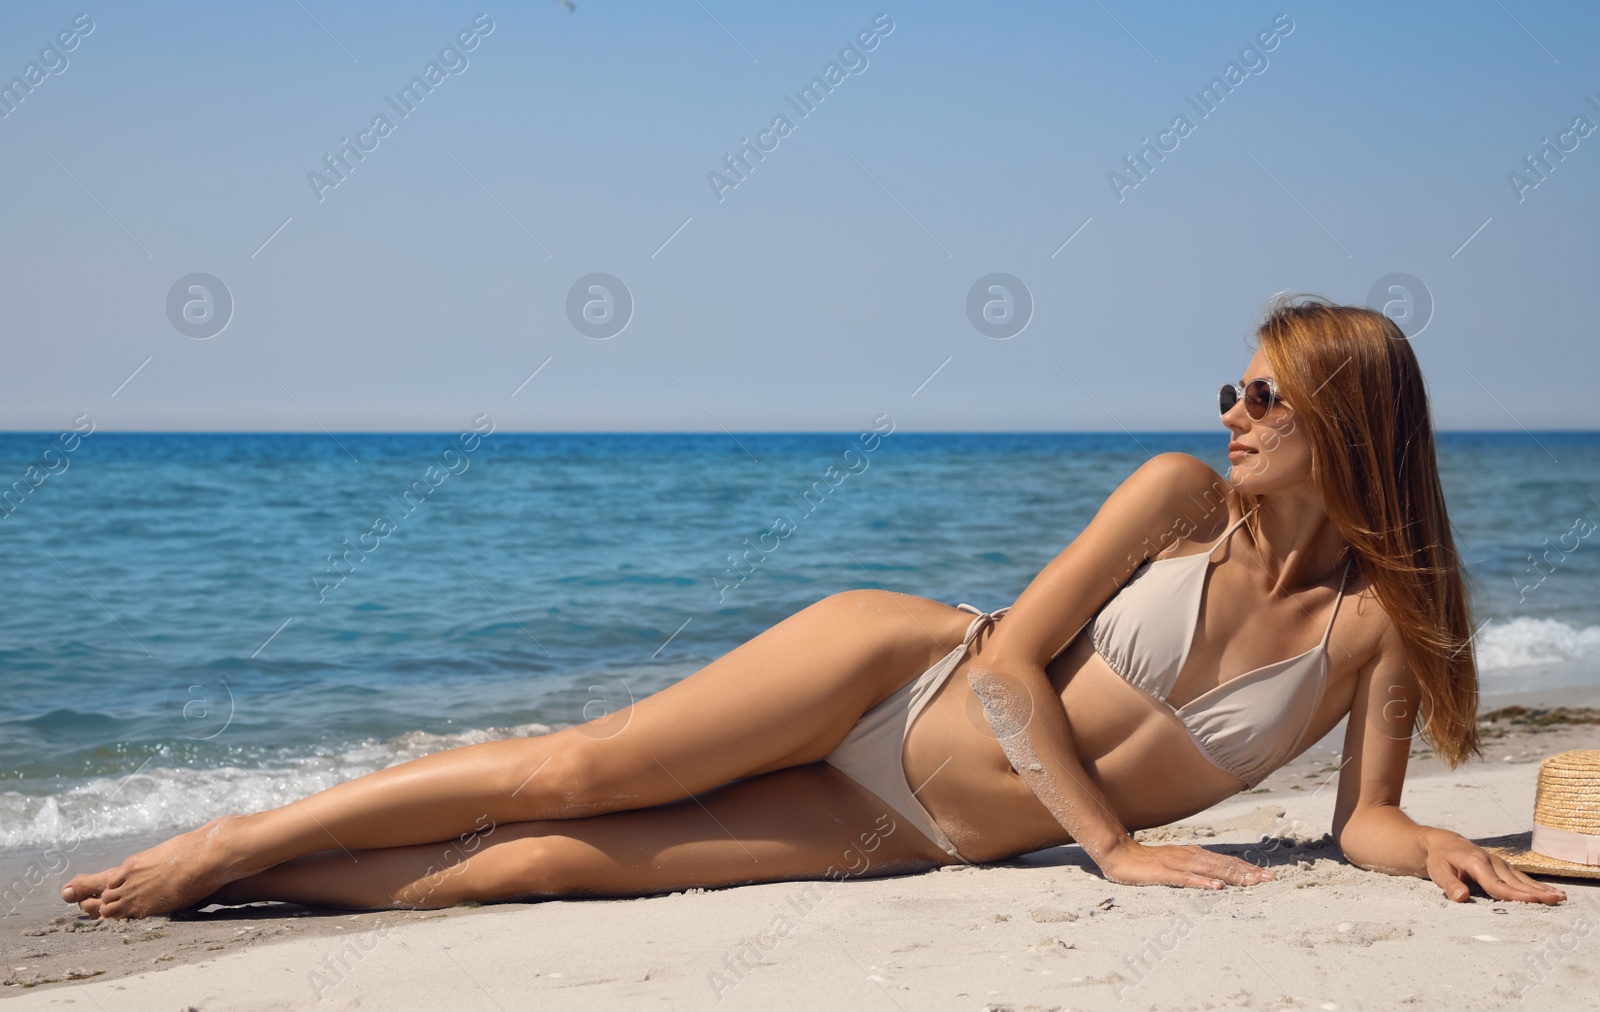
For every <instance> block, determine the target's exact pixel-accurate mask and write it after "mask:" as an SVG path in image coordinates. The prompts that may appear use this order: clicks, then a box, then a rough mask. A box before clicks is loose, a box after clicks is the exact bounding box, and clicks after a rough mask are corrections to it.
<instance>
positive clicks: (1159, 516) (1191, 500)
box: [1118, 452, 1232, 557]
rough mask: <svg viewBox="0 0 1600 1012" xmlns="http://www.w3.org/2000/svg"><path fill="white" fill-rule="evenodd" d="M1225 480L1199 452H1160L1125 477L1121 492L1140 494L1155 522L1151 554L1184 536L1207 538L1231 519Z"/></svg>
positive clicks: (1204, 539)
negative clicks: (1195, 453)
mask: <svg viewBox="0 0 1600 1012" xmlns="http://www.w3.org/2000/svg"><path fill="white" fill-rule="evenodd" d="M1231 488H1232V486H1231V485H1229V484H1228V480H1227V479H1226V478H1224V477H1223V476H1222V475H1220V474H1218V473H1217V472H1216V471H1215V470H1214V469H1212V467H1211V465H1209V464H1207V463H1206V462H1205V461H1203V460H1201V459H1200V458H1199V457H1195V456H1192V455H1190V454H1187V453H1178V452H1170V453H1158V454H1156V455H1155V456H1153V457H1151V458H1150V459H1149V460H1147V461H1145V462H1144V464H1142V465H1141V466H1140V467H1139V469H1138V470H1137V471H1135V472H1134V473H1133V474H1132V475H1130V476H1129V477H1128V480H1127V481H1125V482H1124V483H1123V485H1122V487H1121V488H1119V489H1118V491H1119V492H1123V491H1124V490H1126V491H1127V492H1128V493H1129V494H1130V496H1137V497H1138V498H1140V499H1143V500H1144V501H1145V503H1146V505H1147V506H1148V507H1150V508H1151V512H1150V513H1149V514H1148V517H1149V518H1150V519H1153V520H1154V521H1155V523H1156V526H1157V528H1158V530H1157V532H1156V533H1155V534H1154V535H1151V536H1150V540H1151V541H1152V542H1153V543H1154V546H1153V547H1152V549H1151V551H1150V553H1149V554H1150V555H1151V557H1154V556H1155V555H1156V554H1158V553H1160V552H1163V551H1165V550H1167V549H1170V548H1172V547H1173V546H1174V545H1176V544H1178V543H1180V542H1183V541H1202V542H1204V541H1211V540H1214V539H1215V538H1216V536H1217V535H1219V534H1221V533H1222V531H1223V529H1224V528H1225V527H1226V526H1227V525H1228V524H1229V523H1230V522H1231V520H1232V517H1231V516H1230V515H1229V505H1228V492H1229V490H1230V489H1231Z"/></svg>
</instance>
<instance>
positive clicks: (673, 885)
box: [449, 763, 951, 902]
mask: <svg viewBox="0 0 1600 1012" xmlns="http://www.w3.org/2000/svg"><path fill="white" fill-rule="evenodd" d="M485 841H486V846H484V847H483V849H482V850H481V851H480V852H479V853H478V854H475V855H473V856H472V858H471V859H470V860H468V861H467V862H465V863H464V864H463V865H462V866H461V868H460V871H459V873H458V877H457V880H456V882H455V883H454V884H453V886H452V887H451V888H450V890H449V894H450V896H451V898H452V900H454V901H459V900H461V899H476V900H479V901H480V902H481V901H487V900H493V899H514V898H537V897H556V896H638V895H648V894H651V893H661V892H671V891H674V890H679V889H687V888H693V887H717V886H731V885H744V884H750V883H756V882H777V881H790V880H796V879H826V880H832V881H842V880H844V879H847V878H862V877H873V876H879V875H892V874H906V873H909V872H918V871H925V870H927V869H929V868H933V867H935V866H937V865H940V864H947V863H949V862H950V860H951V859H950V857H949V856H948V855H946V854H945V853H944V852H943V851H941V850H940V849H939V848H938V846H937V845H935V844H934V843H933V841H932V840H929V839H928V838H927V837H926V836H923V835H922V834H921V833H919V832H918V831H917V829H916V827H914V826H912V825H910V824H909V823H907V822H906V820H905V817H904V816H902V815H900V813H898V812H896V811H895V810H894V809H892V808H890V807H889V806H888V805H886V804H884V803H883V802H882V801H881V800H879V799H878V798H877V797H876V796H875V795H873V794H872V793H871V792H870V791H868V790H866V789H865V788H863V787H861V786H860V785H859V784H857V783H855V782H854V781H852V780H850V779H849V778H848V777H846V776H844V775H843V774H842V773H840V772H839V771H838V770H836V769H834V768H833V767H832V766H829V765H827V764H826V763H811V764H806V765H803V766H796V767H792V768H789V769H784V770H780V771H777V772H774V773H768V774H764V775H761V776H757V777H751V778H749V779H745V780H740V781H737V782H734V783H730V784H726V785H724V786H722V787H719V788H717V789H715V790H712V791H708V792H706V793H704V794H701V795H699V796H696V797H693V798H686V799H684V800H682V801H675V802H672V803H671V804H667V805H659V806H655V807H652V808H641V809H633V810H630V811H624V812H613V813H610V814H607V815H598V816H592V817H589V818H584V819H563V820H552V821H547V822H535V823H515V824H511V825H507V826H500V827H497V828H496V829H495V830H494V832H493V833H492V834H489V835H488V836H486V837H485Z"/></svg>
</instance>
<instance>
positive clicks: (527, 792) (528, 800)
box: [503, 729, 607, 821]
mask: <svg viewBox="0 0 1600 1012" xmlns="http://www.w3.org/2000/svg"><path fill="white" fill-rule="evenodd" d="M546 737H547V738H549V739H551V740H550V742H549V745H548V746H547V747H545V748H541V749H539V750H538V751H537V752H533V753H532V754H530V755H529V756H528V757H527V760H526V761H523V762H518V763H513V764H511V769H510V771H509V773H508V775H507V776H506V777H505V779H504V781H503V785H504V786H505V789H506V791H507V793H508V795H509V797H510V798H511V801H512V811H511V818H512V819H513V820H515V821H531V820H535V819H560V818H571V817H573V816H581V815H591V814H594V813H595V812H596V811H598V810H600V808H599V806H602V805H603V802H604V800H605V798H604V795H605V794H606V792H607V787H606V785H605V776H604V774H603V772H602V769H603V767H602V764H601V763H600V761H599V757H598V756H597V755H596V754H595V751H594V748H593V743H592V742H590V741H589V740H588V739H586V738H583V737H582V736H581V735H576V734H574V732H573V730H572V729H568V730H566V731H561V732H558V733H557V734H555V735H549V736H546Z"/></svg>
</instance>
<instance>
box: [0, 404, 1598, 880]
mask: <svg viewBox="0 0 1600 1012" xmlns="http://www.w3.org/2000/svg"><path fill="white" fill-rule="evenodd" d="M81 428H82V426H79V427H77V428H74V426H70V425H69V426H66V429H67V431H66V432H64V433H39V432H25V433H5V434H0V490H9V491H8V492H6V494H5V495H4V496H3V498H0V579H3V581H4V586H5V587H6V590H5V592H4V596H3V601H4V603H3V606H0V858H5V857H6V856H7V855H10V856H11V857H13V858H16V857H18V856H20V855H23V854H25V853H32V852H37V851H39V849H40V848H45V847H48V846H50V845H51V844H52V843H53V842H56V841H60V840H62V839H63V838H64V837H66V836H68V835H72V836H73V838H74V839H79V838H81V839H94V838H105V839H110V838H114V837H122V836H130V837H137V836H143V837H149V836H150V835H151V834H159V833H166V832H177V831H180V830H183V829H187V828H191V827H193V826H195V825H198V824H199V823H201V822H203V821H205V820H207V819H209V818H211V817H213V816H216V815H219V814H222V813H225V812H234V811H252V810H259V809H263V808H268V807H272V806H275V805H280V804H284V803H286V802H288V801H291V800H293V799H296V798H300V797H303V796H305V795H307V794H310V793H312V792H314V791H316V790H320V789H322V788H325V787H328V786H331V785H333V784H335V783H338V782H340V781H342V780H346V779H349V778H351V777H354V776H358V775H361V774H364V773H367V772H369V771H372V770H377V769H381V768H383V767H385V766H388V765H391V764H393V763H395V762H398V761H401V760H403V759H406V758H410V757H413V756H417V755H423V754H426V753H428V752H433V751H437V750H439V749H443V748H447V747H451V746H455V745H461V744H467V743H471V742H477V741H484V740H488V739H493V738H500V737H506V736H510V735H526V734H532V733H540V732H542V731H544V730H547V729H552V728H559V727H562V726H567V725H570V724H575V723H581V722H582V721H584V720H587V719H590V718H592V717H595V716H600V715H603V714H604V713H606V712H609V711H612V710H615V709H618V708H620V707H621V706H625V705H627V703H629V702H631V701H632V700H634V699H638V698H642V697H644V696H647V695H649V694H650V693H653V692H656V691H658V690H660V689H662V688H664V687H665V686H667V685H670V684H672V683H673V682H675V681H677V680H679V679H682V678H684V677H685V676H687V675H689V674H691V673H693V672H694V671H695V670H697V669H698V668H700V667H701V666H703V665H705V664H707V663H708V662H710V661H712V660H714V659H716V658H717V657H719V656H721V655H722V654H724V653H726V652H727V651H729V650H730V649H732V648H733V647H735V646H737V645H738V644H740V643H742V642H744V641H746V640H748V639H750V638H751V637H753V636H755V635H757V634H758V633H760V632H761V631H762V630H764V629H767V628H769V627H771V626H772V625H774V624H776V623H777V622H779V621H781V620H782V619H783V618H785V617H786V616H788V615H791V614H793V613H794V612H796V611H798V610H799V609H801V608H803V607H805V606H806V605H808V604H811V603H812V602H814V601H817V600H819V599H821V598H823V597H825V596H827V595H828V594H831V593H834V592H836V591H841V590H845V589H848V588H853V587H882V588H888V589H890V590H895V591H902V592H905V593H910V594H918V595H922V596H925V597H929V598H933V599H936V600H940V601H945V602H949V603H951V604H954V603H957V602H961V601H966V602H970V603H972V604H975V605H977V606H979V607H981V608H983V609H985V610H992V609H994V608H997V607H1000V606H1002V605H1005V604H1009V603H1010V602H1011V601H1013V600H1014V599H1015V598H1016V596H1017V595H1018V594H1019V593H1020V592H1021V591H1022V589H1023V588H1024V587H1026V586H1027V584H1028V582H1029V581H1030V580H1031V579H1032V578H1033V577H1034V576H1035V575H1036V574H1037V573H1038V572H1039V570H1040V569H1041V568H1042V567H1043V566H1044V565H1045V564H1046V563H1048V562H1049V561H1050V560H1051V559H1052V558H1053V557H1054V556H1055V555H1056V554H1057V553H1058V552H1060V551H1061V550H1062V549H1063V548H1064V547H1065V546H1066V545H1067V544H1068V543H1070V542H1071V540H1072V538H1073V537H1074V536H1075V535H1076V534H1077V533H1078V532H1079V531H1081V530H1082V529H1083V527H1084V526H1085V525H1086V524H1087V523H1088V521H1089V520H1090V519H1091V518H1092V517H1093V515H1094V513H1095V511H1096V510H1097V509H1098V508H1099V506H1100V504H1101V503H1102V502H1103V501H1104V500H1105V498H1106V496H1107V495H1109V494H1110V493H1111V491H1112V490H1113V489H1114V488H1115V487H1116V486H1117V484H1118V483H1119V482H1121V481H1122V480H1123V479H1124V478H1126V477H1127V475H1128V474H1130V473H1131V472H1132V471H1133V470H1134V469H1135V468H1137V467H1138V466H1139V465H1140V464H1141V463H1142V462H1144V461H1145V460H1146V459H1147V458H1148V457H1149V456H1150V455H1152V454H1155V453H1160V452H1165V451H1172V450H1176V451H1182V452H1185V453H1190V454H1193V455H1195V456H1197V457H1199V458H1201V459H1203V460H1205V461H1206V462H1207V463H1209V464H1211V465H1212V466H1213V467H1215V468H1217V469H1218V470H1219V471H1221V472H1224V473H1225V472H1226V470H1227V466H1228V464H1227V459H1226V453H1225V443H1226V434H1225V433H1216V432H1206V433H1150V432H1140V433H1133V434H1128V433H998V434H997V433H983V434H943V433H941V434H931V433H910V432H895V431H893V426H892V423H890V424H889V425H888V426H887V427H885V426H883V425H881V424H880V425H876V426H875V425H870V424H869V425H865V426H864V427H863V431H861V432H848V433H787V434H772V433H765V434H763V433H739V434H733V435H730V434H727V433H723V432H715V433H708V434H613V433H607V434H512V433H503V432H482V431H477V430H476V429H474V428H473V427H472V426H466V427H465V431H463V432H451V433H438V434H415V433H412V434H398V435H397V434H345V433H339V434H334V435H329V434H325V433H322V432H316V433H294V434H238V433H219V434H188V433H185V434H177V433H112V432H93V431H90V432H87V433H85V432H82V431H79V429H81ZM885 428H887V429H888V431H884V429H885ZM1438 438H1439V454H1440V469H1441V478H1442V482H1443V485H1444V489H1445V495H1446V499H1447V502H1448V504H1449V510H1450V519H1451V522H1452V524H1453V527H1454V530H1455V536H1456V540H1457V546H1458V548H1459V550H1460V552H1461V554H1462V556H1463V558H1464V559H1465V560H1466V564H1467V565H1466V569H1467V578H1468V585H1469V588H1470V590H1471V594H1472V606H1473V612H1474V624H1475V627H1477V629H1478V632H1477V638H1476V641H1475V643H1476V647H1477V656H1478V660H1479V665H1480V684H1481V688H1482V691H1483V692H1485V693H1486V694H1493V693H1502V692H1520V691H1529V690H1540V689H1547V688H1558V687H1570V686H1596V685H1600V537H1595V536H1593V534H1594V532H1595V531H1596V530H1597V526H1600V500H1597V499H1596V496H1600V433H1596V432H1570V431H1568V432H1536V433H1529V432H1523V431H1513V432H1447V433H1442V434H1440V435H1439V437H1438Z"/></svg>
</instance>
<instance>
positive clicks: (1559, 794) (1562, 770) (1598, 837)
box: [1484, 749, 1600, 879]
mask: <svg viewBox="0 0 1600 1012" xmlns="http://www.w3.org/2000/svg"><path fill="white" fill-rule="evenodd" d="M1502 839H1504V840H1505V841H1506V843H1507V846H1501V847H1485V848H1484V850H1487V851H1489V852H1491V853H1494V854H1498V855H1500V856H1501V857H1502V858H1505V861H1506V863H1507V864H1509V865H1511V867H1513V868H1517V869H1519V870H1521V871H1525V872H1530V873H1532V874H1535V875H1564V876H1567V877H1569V878H1594V879H1600V749H1579V750H1576V751H1572V752H1558V753H1556V754H1555V755H1553V756H1550V757H1549V758H1548V759H1546V760H1545V761H1544V762H1542V763H1540V764H1539V785H1538V789H1537V790H1536V792H1535V794H1534V799H1533V832H1532V833H1520V834H1517V835H1516V836H1511V837H1504V838H1502ZM1519 843H1520V844H1522V846H1517V844H1519Z"/></svg>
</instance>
